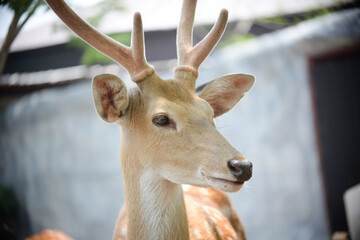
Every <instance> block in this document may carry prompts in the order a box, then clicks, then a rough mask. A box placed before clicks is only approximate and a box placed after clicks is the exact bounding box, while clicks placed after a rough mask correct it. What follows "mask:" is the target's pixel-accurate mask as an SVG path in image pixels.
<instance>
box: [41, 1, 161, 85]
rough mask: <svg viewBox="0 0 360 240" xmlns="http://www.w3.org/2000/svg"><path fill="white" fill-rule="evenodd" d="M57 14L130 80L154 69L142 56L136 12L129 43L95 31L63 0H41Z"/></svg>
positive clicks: (137, 14)
mask: <svg viewBox="0 0 360 240" xmlns="http://www.w3.org/2000/svg"><path fill="white" fill-rule="evenodd" d="M45 1H46V2H47V4H48V5H49V6H50V8H52V9H53V11H54V12H55V13H56V14H57V15H58V17H59V18H60V19H61V20H62V21H63V22H64V23H65V24H66V25H67V26H68V27H69V28H70V29H71V30H72V31H73V32H74V33H76V34H77V35H78V36H79V37H80V38H82V39H83V40H84V41H85V42H87V43H88V44H89V45H91V46H93V47H94V48H96V49H97V50H98V51H100V52H101V53H103V54H105V55H106V56H108V57H110V58H112V59H113V60H114V61H115V62H117V63H119V64H120V65H122V66H123V67H124V68H125V69H126V70H127V71H128V72H129V74H130V76H131V79H132V80H133V81H134V82H140V81H142V80H143V79H145V78H146V77H147V76H149V75H150V74H152V73H153V72H154V69H153V67H152V66H150V65H149V64H148V63H147V61H146V59H145V50H144V32H143V27H142V21H141V15H140V13H135V15H134V26H133V31H132V41H131V47H127V46H125V45H123V44H121V43H119V42H116V41H115V40H113V39H112V38H110V37H108V36H106V35H105V34H103V33H101V32H99V31H97V30H96V29H95V28H93V27H92V26H91V25H89V24H88V23H87V22H85V21H84V20H83V19H81V18H80V17H79V16H78V15H77V14H76V13H75V12H74V11H73V10H72V9H71V8H70V7H69V6H68V5H67V4H66V3H65V2H64V0H45Z"/></svg>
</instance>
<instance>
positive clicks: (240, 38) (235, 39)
mask: <svg viewBox="0 0 360 240" xmlns="http://www.w3.org/2000/svg"><path fill="white" fill-rule="evenodd" d="M255 37H256V36H255V35H253V34H246V35H240V34H232V35H231V36H230V37H228V38H226V39H224V40H223V41H221V42H220V47H221V48H222V47H226V46H228V45H231V44H235V43H238V44H242V43H245V42H247V41H249V40H251V39H254V38H255Z"/></svg>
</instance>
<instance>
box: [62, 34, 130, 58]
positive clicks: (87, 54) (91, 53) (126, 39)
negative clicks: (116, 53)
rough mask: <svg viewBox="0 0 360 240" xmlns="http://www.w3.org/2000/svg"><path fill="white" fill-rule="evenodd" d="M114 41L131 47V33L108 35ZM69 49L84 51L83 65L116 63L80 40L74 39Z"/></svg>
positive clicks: (69, 44)
mask: <svg viewBox="0 0 360 240" xmlns="http://www.w3.org/2000/svg"><path fill="white" fill-rule="evenodd" d="M108 36H109V37H111V38H112V39H114V40H116V41H118V42H121V43H122V44H124V45H126V46H129V45H130V40H131V33H130V32H128V33H116V34H110V35H108ZM68 46H69V47H75V48H79V49H82V50H83V51H84V54H83V56H82V58H81V64H85V65H91V64H110V63H114V61H113V60H111V59H110V58H108V57H107V56H105V55H104V54H102V53H100V52H99V51H97V50H96V49H94V48H93V47H91V46H90V45H88V44H87V43H85V42H84V41H83V40H82V39H80V38H72V39H71V40H70V42H69V43H68Z"/></svg>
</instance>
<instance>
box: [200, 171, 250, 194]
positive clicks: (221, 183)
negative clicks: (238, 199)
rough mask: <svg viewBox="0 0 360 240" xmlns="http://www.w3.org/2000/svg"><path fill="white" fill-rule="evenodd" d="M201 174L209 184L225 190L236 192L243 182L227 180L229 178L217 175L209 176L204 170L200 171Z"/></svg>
mask: <svg viewBox="0 0 360 240" xmlns="http://www.w3.org/2000/svg"><path fill="white" fill-rule="evenodd" d="M201 175H202V177H203V178H204V179H205V180H206V182H207V183H208V184H209V185H210V186H212V187H215V188H217V189H220V190H222V191H225V192H236V191H238V190H239V189H240V188H241V187H242V185H243V184H244V181H238V180H229V179H225V178H218V177H210V176H208V175H206V174H205V173H204V172H201Z"/></svg>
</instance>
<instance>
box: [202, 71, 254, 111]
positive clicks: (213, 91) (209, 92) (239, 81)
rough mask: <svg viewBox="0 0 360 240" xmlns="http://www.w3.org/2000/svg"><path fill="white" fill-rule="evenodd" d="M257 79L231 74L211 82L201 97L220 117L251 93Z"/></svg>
mask: <svg viewBox="0 0 360 240" xmlns="http://www.w3.org/2000/svg"><path fill="white" fill-rule="evenodd" d="M254 80H255V78H254V77H253V76H251V75H245V74H231V75H226V76H223V77H220V78H218V79H215V80H213V81H211V82H210V83H209V84H208V85H207V86H206V87H205V88H204V90H203V91H202V92H201V94H200V95H199V97H201V98H202V99H204V100H206V101H207V102H208V103H209V104H210V105H211V107H212V108H213V109H214V117H218V116H220V115H222V114H224V113H226V112H228V111H229V110H230V109H232V108H233V107H234V106H235V105H236V103H238V102H239V100H240V99H241V98H242V97H243V96H244V93H245V92H247V91H249V90H250V88H251V87H252V85H253V84H254Z"/></svg>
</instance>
